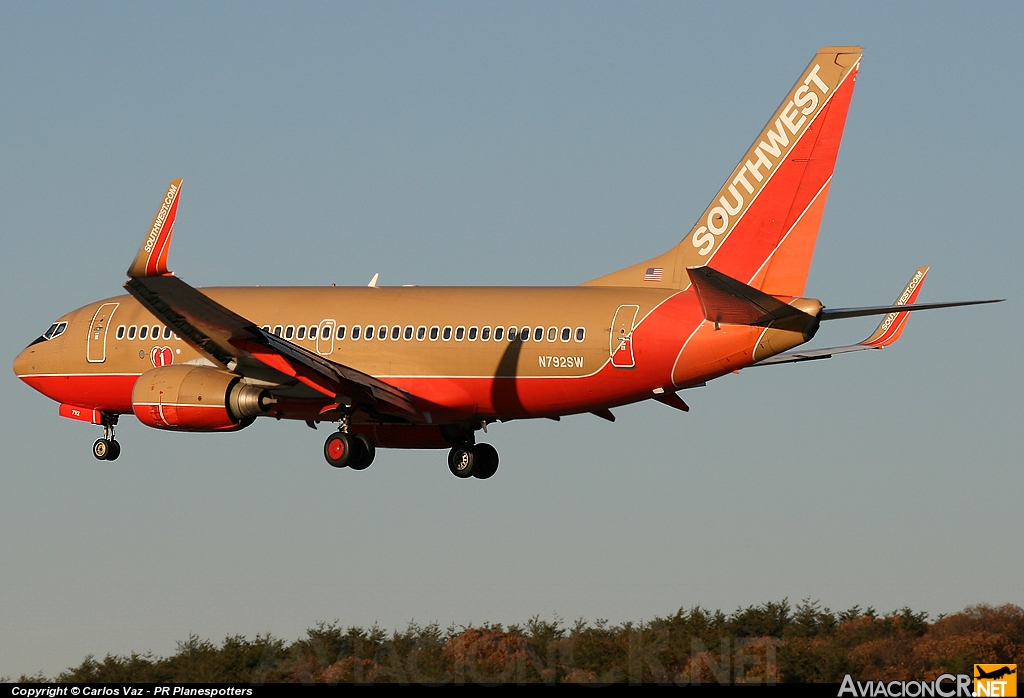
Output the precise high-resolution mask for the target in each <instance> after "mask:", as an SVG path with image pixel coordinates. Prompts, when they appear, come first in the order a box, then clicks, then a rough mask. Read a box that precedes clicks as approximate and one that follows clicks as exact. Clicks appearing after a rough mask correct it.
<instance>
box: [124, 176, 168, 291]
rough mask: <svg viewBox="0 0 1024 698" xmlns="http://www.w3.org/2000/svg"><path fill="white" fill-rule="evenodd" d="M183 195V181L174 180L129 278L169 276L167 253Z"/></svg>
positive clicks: (129, 270)
mask: <svg viewBox="0 0 1024 698" xmlns="http://www.w3.org/2000/svg"><path fill="white" fill-rule="evenodd" d="M180 194H181V179H172V180H171V183H170V185H168V187H167V193H166V194H164V198H163V200H162V201H161V202H160V207H159V208H157V210H156V216H155V217H154V218H153V224H152V225H150V226H149V233H148V234H147V235H146V239H145V240H143V241H142V247H140V248H139V254H138V255H136V256H135V261H134V262H132V265H131V266H130V267H129V268H128V276H129V277H131V278H137V277H141V276H167V275H168V273H169V272H168V271H167V252H168V251H169V250H170V249H171V235H172V234H173V233H174V218H175V217H176V216H177V214H178V198H179V196H180Z"/></svg>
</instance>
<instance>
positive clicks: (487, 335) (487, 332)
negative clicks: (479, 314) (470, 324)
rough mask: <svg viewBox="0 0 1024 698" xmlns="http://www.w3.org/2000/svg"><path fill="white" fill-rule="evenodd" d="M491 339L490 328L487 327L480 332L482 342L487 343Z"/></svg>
mask: <svg viewBox="0 0 1024 698" xmlns="http://www.w3.org/2000/svg"><path fill="white" fill-rule="evenodd" d="M490 338H491V328H490V327H485V328H483V329H482V330H480V341H481V342H486V341H487V340H488V339H490Z"/></svg>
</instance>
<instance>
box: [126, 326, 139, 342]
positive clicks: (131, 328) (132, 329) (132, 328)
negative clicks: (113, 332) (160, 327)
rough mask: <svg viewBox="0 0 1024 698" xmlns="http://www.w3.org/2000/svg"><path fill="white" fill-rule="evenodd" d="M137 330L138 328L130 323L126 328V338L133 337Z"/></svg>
mask: <svg viewBox="0 0 1024 698" xmlns="http://www.w3.org/2000/svg"><path fill="white" fill-rule="evenodd" d="M137 330H138V328H137V327H135V325H132V326H131V327H129V328H128V339H135V333H136V331H137Z"/></svg>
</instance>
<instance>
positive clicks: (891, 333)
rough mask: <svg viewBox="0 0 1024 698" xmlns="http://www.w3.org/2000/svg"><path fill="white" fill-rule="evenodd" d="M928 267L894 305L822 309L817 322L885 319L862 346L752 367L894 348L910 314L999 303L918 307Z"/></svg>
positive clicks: (771, 360) (772, 359) (775, 358)
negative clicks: (960, 306) (874, 317)
mask: <svg viewBox="0 0 1024 698" xmlns="http://www.w3.org/2000/svg"><path fill="white" fill-rule="evenodd" d="M928 269H929V267H926V266H925V267H920V268H918V269H917V271H915V272H914V275H913V276H912V277H910V281H909V282H908V283H907V285H906V287H904V289H903V292H902V293H900V295H899V296H897V298H896V302H895V303H894V304H893V305H880V306H874V307H865V308H837V309H836V310H827V309H823V310H822V311H821V315H820V316H819V319H821V320H839V319H842V318H850V317H863V316H866V315H883V314H884V315H885V317H884V318H882V322H880V323H879V324H878V327H876V328H875V331H874V332H872V333H871V335H870V336H869V337H868V338H867V339H865V340H864V341H862V342H859V343H857V344H850V345H847V346H842V347H826V348H823V349H805V350H798V351H792V352H788V353H786V354H779V355H777V356H772V357H769V358H767V359H764V360H763V361H758V362H757V363H756V364H753V365H754V366H767V365H769V364H787V363H796V362H798V361H814V360H816V359H828V358H831V357H833V356H835V355H836V354H848V353H850V352H853V351H864V350H865V349H884V348H885V347H887V346H889V345H891V344H894V343H895V342H896V340H897V339H899V338H900V335H902V334H903V330H904V328H906V325H907V318H909V317H910V311H911V310H928V309H930V308H951V307H955V306H958V305H978V304H979V303H998V302H1000V301H999V300H987V301H961V302H957V303H924V304H921V305H917V303H916V301H917V296H918V294H919V293H920V292H921V286H922V285H923V284H924V279H925V277H926V276H927V275H928Z"/></svg>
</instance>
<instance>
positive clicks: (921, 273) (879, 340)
mask: <svg viewBox="0 0 1024 698" xmlns="http://www.w3.org/2000/svg"><path fill="white" fill-rule="evenodd" d="M930 268H931V267H919V268H918V270H917V271H915V272H914V275H913V276H912V277H911V278H910V283H908V284H907V286H906V288H904V289H903V293H901V294H900V295H899V298H897V299H896V302H895V303H893V305H913V304H914V303H915V302H916V301H917V294H919V293H920V292H921V284H923V283H924V277H926V276H928V270H929V269H930ZM909 317H910V313H909V312H905V313H889V314H888V315H886V316H885V317H884V318H882V322H880V323H879V325H878V327H877V328H876V329H875V331H874V332H872V333H871V336H870V337H868V338H867V339H865V340H864V341H863V342H861V344H863V345H864V346H868V347H872V348H877V349H881V348H882V347H887V346H889V345H890V344H892V343H893V342H895V341H896V340H897V339H899V338H900V335H901V334H903V329H904V328H905V327H906V326H907V318H909Z"/></svg>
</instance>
